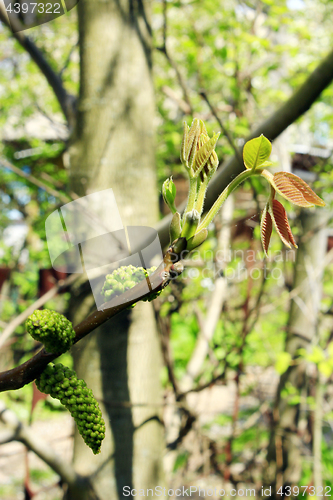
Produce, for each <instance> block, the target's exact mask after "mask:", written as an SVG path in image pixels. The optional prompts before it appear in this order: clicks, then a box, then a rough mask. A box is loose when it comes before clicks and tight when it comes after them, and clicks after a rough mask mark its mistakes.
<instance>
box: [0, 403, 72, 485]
mask: <svg viewBox="0 0 333 500" xmlns="http://www.w3.org/2000/svg"><path fill="white" fill-rule="evenodd" d="M0 419H1V421H2V422H3V423H4V424H5V425H6V427H7V428H8V429H9V430H8V438H9V437H11V439H10V440H11V441H14V440H15V441H20V442H21V443H23V444H24V445H25V446H26V447H27V448H28V449H29V450H31V451H33V452H34V453H35V454H36V455H37V456H38V457H39V458H41V459H42V460H43V461H44V462H45V463H46V464H47V465H49V466H50V467H51V469H52V470H54V471H55V472H56V473H57V474H58V475H59V476H60V477H61V479H62V480H63V481H64V482H65V483H67V484H69V485H73V484H74V485H75V484H77V483H78V482H79V481H80V476H79V475H78V474H77V473H76V472H75V470H74V468H73V467H72V465H71V464H70V463H67V462H64V460H63V459H62V458H61V457H60V456H58V455H57V454H56V453H55V451H54V450H53V449H52V448H51V447H50V445H48V444H46V443H45V441H43V440H41V439H40V438H39V437H38V436H36V435H34V433H33V432H32V431H31V429H29V428H28V427H27V426H26V425H25V424H23V422H21V421H20V420H19V419H18V418H17V416H16V415H15V413H14V412H12V411H11V410H9V409H8V408H6V406H5V404H4V403H3V402H2V401H0Z"/></svg>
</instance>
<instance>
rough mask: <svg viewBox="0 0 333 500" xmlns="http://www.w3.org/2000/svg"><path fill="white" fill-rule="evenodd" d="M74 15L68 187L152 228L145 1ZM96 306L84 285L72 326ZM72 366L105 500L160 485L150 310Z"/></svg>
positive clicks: (130, 317)
mask: <svg viewBox="0 0 333 500" xmlns="http://www.w3.org/2000/svg"><path fill="white" fill-rule="evenodd" d="M78 9H79V33H80V51H81V88H80V99H79V105H78V119H77V127H76V132H75V137H74V139H73V141H72V145H71V147H70V151H69V153H70V154H69V156H70V168H71V180H72V188H73V189H74V190H75V191H76V192H77V193H78V194H80V195H84V194H89V193H92V192H98V191H100V190H103V189H106V188H112V189H113V191H114V194H115V197H116V200H117V204H118V208H119V211H120V215H121V217H122V221H123V224H124V225H135V224H137V225H148V226H153V225H154V223H155V222H156V220H157V218H158V204H157V191H156V179H155V164H154V145H153V142H154V137H153V118H154V91H153V83H152V78H151V47H150V43H151V40H150V25H149V3H148V2H141V1H140V0H138V1H135V0H120V1H119V2H114V1H112V0H109V1H105V0H104V1H96V0H81V1H80V2H79V4H78ZM110 217H112V214H110ZM94 307H95V306H94V301H93V297H92V295H91V292H90V287H88V286H87V284H83V283H81V285H79V286H77V287H76V288H75V289H73V291H72V300H71V317H72V319H73V321H74V323H78V322H79V321H80V320H82V319H83V318H84V317H85V316H86V315H87V314H88V312H89V311H90V310H91V309H92V308H94ZM74 361H75V368H76V370H77V372H78V375H79V377H82V378H84V379H85V380H86V382H87V384H88V386H89V387H91V388H92V389H93V391H94V394H95V396H96V397H97V399H98V400H99V401H100V402H101V406H102V409H103V414H104V417H105V420H106V438H105V441H104V443H103V445H102V452H101V454H100V455H98V456H97V457H94V456H93V454H92V452H91V450H90V449H89V448H88V447H87V446H86V445H85V444H84V443H83V440H82V438H81V437H78V436H76V437H75V450H74V462H75V468H76V470H77V472H79V473H80V474H83V475H89V476H91V479H92V483H93V486H94V488H95V491H96V492H97V494H98V496H99V498H100V499H101V500H103V499H105V500H110V498H112V499H116V498H122V493H123V487H124V486H131V487H135V488H154V487H155V486H156V485H158V484H161V481H162V464H161V461H162V453H163V449H164V446H163V428H162V425H161V420H160V411H161V391H160V382H159V374H160V368H161V357H160V345H159V341H158V338H157V334H156V328H155V320H154V315H153V311H152V308H151V304H149V303H140V304H138V305H137V306H136V307H135V308H134V309H132V310H131V311H126V312H125V313H123V314H122V315H120V316H118V317H117V318H115V320H112V321H110V322H109V323H107V324H105V325H104V326H103V327H101V328H99V329H98V330H96V331H95V332H94V333H93V334H92V335H90V336H89V337H88V338H86V339H85V340H84V341H82V342H80V343H79V345H78V346H77V347H76V348H75V349H74ZM136 405H137V406H136ZM74 497H75V493H74V492H73V493H72V496H71V494H69V498H74Z"/></svg>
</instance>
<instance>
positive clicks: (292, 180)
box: [273, 172, 325, 207]
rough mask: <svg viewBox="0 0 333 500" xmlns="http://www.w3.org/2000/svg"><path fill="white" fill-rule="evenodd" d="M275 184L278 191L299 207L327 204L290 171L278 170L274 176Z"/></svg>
mask: <svg viewBox="0 0 333 500" xmlns="http://www.w3.org/2000/svg"><path fill="white" fill-rule="evenodd" d="M273 184H274V187H275V189H276V190H277V192H278V193H279V194H280V195H281V196H283V197H284V198H286V200H288V201H291V203H294V205H298V206H299V207H313V206H314V205H318V206H320V207H324V206H325V202H324V201H323V200H322V199H321V198H319V196H317V195H316V193H314V192H313V191H312V189H311V188H310V186H308V185H307V183H306V182H304V181H303V179H301V178H300V177H298V176H297V175H294V174H291V173H290V172H277V173H276V174H274V176H273Z"/></svg>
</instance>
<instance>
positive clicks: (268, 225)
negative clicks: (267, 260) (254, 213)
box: [260, 204, 273, 256]
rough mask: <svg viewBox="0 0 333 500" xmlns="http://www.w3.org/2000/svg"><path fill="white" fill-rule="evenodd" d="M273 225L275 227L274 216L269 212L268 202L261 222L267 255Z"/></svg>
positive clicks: (261, 232) (262, 240) (263, 243)
mask: <svg viewBox="0 0 333 500" xmlns="http://www.w3.org/2000/svg"><path fill="white" fill-rule="evenodd" d="M272 227H273V224H272V217H271V216H270V214H269V211H268V204H267V205H266V206H265V208H264V211H263V213H262V217H261V223H260V234H261V242H262V246H263V248H264V252H265V254H266V256H267V252H268V247H269V242H270V241H271V236H272Z"/></svg>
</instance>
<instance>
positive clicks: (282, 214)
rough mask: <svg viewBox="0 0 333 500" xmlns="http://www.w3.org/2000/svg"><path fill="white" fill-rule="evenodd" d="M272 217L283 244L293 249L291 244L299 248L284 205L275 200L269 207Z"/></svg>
mask: <svg viewBox="0 0 333 500" xmlns="http://www.w3.org/2000/svg"><path fill="white" fill-rule="evenodd" d="M269 211H270V215H271V217H272V219H273V223H274V226H275V229H276V231H277V233H278V235H279V236H280V238H281V240H282V241H283V243H284V244H285V245H286V246H287V247H288V248H291V246H290V243H291V244H292V245H293V246H294V247H295V248H297V245H296V243H295V240H294V237H293V234H292V232H291V229H290V226H289V221H288V217H287V212H286V211H285V209H284V207H283V205H282V204H281V203H280V202H279V201H277V200H273V201H272V204H271V205H270V207H269Z"/></svg>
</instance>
